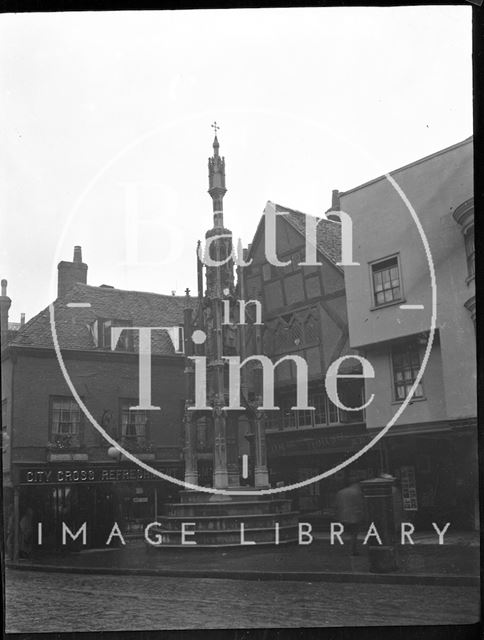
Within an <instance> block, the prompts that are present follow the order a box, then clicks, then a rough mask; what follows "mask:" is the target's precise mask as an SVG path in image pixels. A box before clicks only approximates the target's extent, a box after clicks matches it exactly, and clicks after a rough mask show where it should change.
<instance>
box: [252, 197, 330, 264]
mask: <svg viewBox="0 0 484 640" xmlns="http://www.w3.org/2000/svg"><path fill="white" fill-rule="evenodd" d="M267 204H270V205H271V206H273V207H275V210H276V213H279V214H281V215H280V216H279V219H281V218H282V219H283V220H285V221H286V222H287V223H288V224H290V225H291V227H292V228H293V229H295V230H296V231H297V232H298V233H299V234H301V236H303V237H304V235H305V229H306V218H308V217H312V218H316V219H317V220H319V224H318V226H317V237H316V241H317V250H318V251H319V253H320V254H322V255H323V256H324V257H325V258H326V259H327V260H328V261H329V262H331V263H332V264H333V265H334V267H335V268H336V269H338V270H340V271H341V272H342V271H343V269H342V267H340V266H339V265H338V264H337V262H339V261H340V259H341V224H340V223H339V222H336V221H334V220H325V219H324V218H317V217H316V216H309V214H306V213H302V211H297V210H296V209H291V208H290V207H284V206H283V205H280V204H276V203H273V202H271V201H270V200H269V201H268V203H267ZM264 219H265V216H264V214H263V215H262V216H261V219H260V220H259V224H258V225H257V229H256V232H255V234H254V238H253V240H252V243H251V245H250V248H249V254H248V257H250V256H251V254H252V252H253V250H254V248H255V246H256V244H257V242H258V239H259V237H260V234H261V233H262V229H263V223H264Z"/></svg>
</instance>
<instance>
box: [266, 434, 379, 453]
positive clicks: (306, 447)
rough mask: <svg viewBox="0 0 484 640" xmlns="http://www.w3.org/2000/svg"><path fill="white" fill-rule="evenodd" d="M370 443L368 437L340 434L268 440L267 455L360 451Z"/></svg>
mask: <svg viewBox="0 0 484 640" xmlns="http://www.w3.org/2000/svg"><path fill="white" fill-rule="evenodd" d="M368 441H369V438H368V436H366V435H360V436H348V435H344V434H338V435H333V436H319V437H315V438H314V437H312V438H304V439H303V438H300V439H292V440H290V439H280V440H268V442H267V453H268V455H273V456H277V455H279V456H289V455H300V454H306V453H315V452H318V453H321V452H324V451H326V452H328V453H336V452H339V451H352V450H356V449H360V448H361V447H363V446H364V445H365V444H366V443H367V442H368Z"/></svg>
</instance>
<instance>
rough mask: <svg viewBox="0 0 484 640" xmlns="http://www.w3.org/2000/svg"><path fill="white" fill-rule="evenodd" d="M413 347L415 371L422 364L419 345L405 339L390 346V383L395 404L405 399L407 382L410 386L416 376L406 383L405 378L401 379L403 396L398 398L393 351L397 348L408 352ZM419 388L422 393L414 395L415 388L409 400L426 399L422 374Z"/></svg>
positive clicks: (418, 369)
mask: <svg viewBox="0 0 484 640" xmlns="http://www.w3.org/2000/svg"><path fill="white" fill-rule="evenodd" d="M412 348H414V349H415V351H416V352H417V355H418V365H417V366H416V368H417V373H418V371H420V368H421V366H422V358H421V349H420V346H419V345H418V343H417V342H415V341H411V340H410V341H405V342H401V343H398V344H395V345H392V346H391V347H390V353H389V355H390V371H391V384H392V396H391V397H392V402H393V403H395V404H401V403H402V402H405V399H406V398H407V396H408V391H406V387H407V386H408V384H409V385H410V386H413V384H414V382H415V379H416V376H415V377H412V381H411V382H410V383H406V382H405V379H403V384H404V385H405V395H404V397H403V398H399V397H398V394H397V380H396V373H395V361H394V355H395V351H396V350H397V349H400V350H401V351H405V353H407V354H408V353H409V351H410V350H411V349H412ZM419 385H420V387H421V389H422V395H416V392H417V390H415V393H414V394H413V395H412V397H411V398H410V402H414V401H420V400H426V396H425V388H424V383H423V376H422V379H421V380H420V383H419Z"/></svg>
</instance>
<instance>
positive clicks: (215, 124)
mask: <svg viewBox="0 0 484 640" xmlns="http://www.w3.org/2000/svg"><path fill="white" fill-rule="evenodd" d="M210 126H211V127H212V129H213V130H214V131H215V135H217V131H218V130H219V129H220V127H219V126H218V124H217V121H216V120H214V121H213V124H211V125H210Z"/></svg>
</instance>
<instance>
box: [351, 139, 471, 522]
mask: <svg viewBox="0 0 484 640" xmlns="http://www.w3.org/2000/svg"><path fill="white" fill-rule="evenodd" d="M391 177H392V178H393V179H394V180H395V181H396V183H397V184H398V186H399V187H400V188H401V190H402V191H403V193H404V194H405V196H406V198H408V201H409V202H410V204H411V206H412V207H413V209H414V211H415V213H416V214H417V216H418V219H419V221H420V224H421V225H422V229H423V232H424V233H425V236H426V238H427V240H428V244H429V248H430V252H431V256H432V262H433V265H434V268H435V279H436V296H437V298H436V299H437V306H436V326H435V336H434V340H433V344H432V348H431V351H430V356H429V359H428V362H427V365H426V367H425V371H424V374H423V378H422V379H421V381H420V384H418V386H416V388H415V391H414V393H413V396H412V397H411V400H410V403H409V405H408V406H407V408H406V409H405V411H403V413H402V414H401V416H400V417H399V418H398V420H397V421H396V423H395V424H394V425H393V426H392V427H391V429H390V430H389V431H388V434H387V435H386V436H384V437H383V438H382V441H381V444H382V448H383V454H384V466H385V470H386V471H387V472H389V473H391V474H393V475H395V476H397V477H398V478H400V482H401V487H402V492H403V498H404V508H405V510H406V517H407V519H408V518H412V519H413V520H414V521H415V524H416V525H417V526H419V527H421V528H427V527H429V526H430V523H431V522H432V521H441V520H444V521H450V522H451V523H452V526H453V527H454V528H461V529H465V528H474V527H476V528H477V526H478V508H477V505H478V495H477V491H478V475H477V418H476V415H477V411H476V343H475V283H474V211H473V209H474V200H473V145H472V139H467V140H464V141H463V142H461V143H459V144H456V145H454V146H452V147H449V148H447V149H444V150H442V151H440V152H438V153H435V154H433V155H431V156H428V157H426V158H423V159H421V160H418V161H416V162H414V163H412V164H410V165H408V166H405V167H403V168H401V169H398V170H396V171H394V172H392V173H391ZM339 206H340V207H341V209H342V210H343V211H345V212H347V213H348V214H349V215H350V217H351V219H352V222H353V238H354V260H355V261H356V262H358V263H359V266H348V267H345V285H346V296H347V303H348V321H349V335H350V344H351V346H352V348H354V349H357V350H358V351H359V352H360V353H361V354H362V355H364V356H365V357H366V358H367V359H368V360H369V361H370V362H371V364H372V366H373V367H374V372H375V376H374V378H372V379H370V378H369V379H367V380H366V381H365V384H366V397H367V398H370V397H371V396H372V394H374V398H373V401H372V402H371V403H370V404H369V406H368V407H367V409H366V425H367V429H368V432H369V433H370V434H376V433H377V432H378V431H379V430H380V429H382V428H383V427H384V426H385V425H386V424H387V423H388V421H389V420H390V419H391V418H392V416H393V415H394V414H395V412H396V411H397V410H398V408H399V406H400V405H401V404H402V402H403V401H404V399H405V398H406V396H407V394H408V393H409V392H410V390H411V389H412V386H413V385H414V383H415V381H416V377H417V374H418V371H419V369H420V367H421V365H422V362H423V359H424V355H425V352H426V348H427V343H428V340H429V330H430V327H431V318H432V287H431V277H430V269H429V266H428V260H427V256H426V251H425V249H424V245H423V241H422V239H421V236H420V234H419V231H418V229H417V225H416V223H415V221H414V220H413V219H412V215H411V213H410V211H409V209H408V208H407V206H406V204H405V202H404V199H403V198H402V197H400V195H399V193H398V192H397V189H396V188H395V187H394V185H393V184H392V183H391V181H390V180H388V179H386V178H385V177H384V176H382V177H380V178H376V179H375V180H372V181H370V182H368V183H367V184H364V185H362V186H360V187H356V188H354V189H351V190H349V191H346V192H344V193H340V194H339Z"/></svg>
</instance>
